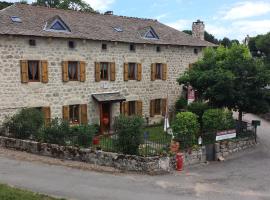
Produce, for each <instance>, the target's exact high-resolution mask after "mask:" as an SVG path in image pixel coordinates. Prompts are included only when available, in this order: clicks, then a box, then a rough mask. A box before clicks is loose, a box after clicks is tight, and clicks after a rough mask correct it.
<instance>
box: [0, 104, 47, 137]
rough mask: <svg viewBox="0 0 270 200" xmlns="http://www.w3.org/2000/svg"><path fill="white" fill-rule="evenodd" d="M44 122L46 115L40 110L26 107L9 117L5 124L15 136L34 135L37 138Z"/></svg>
mask: <svg viewBox="0 0 270 200" xmlns="http://www.w3.org/2000/svg"><path fill="white" fill-rule="evenodd" d="M43 124H44V116H43V113H42V112H41V111H40V110H38V109H36V108H26V109H22V110H21V111H20V112H19V113H17V114H15V115H13V116H12V117H10V118H7V119H6V120H5V122H4V124H3V126H4V128H5V129H6V130H8V132H9V133H10V134H11V135H12V136H13V137H15V138H19V139H29V138H30V137H33V138H34V139H35V138H36V137H37V136H38V132H39V129H40V128H41V127H42V125H43Z"/></svg>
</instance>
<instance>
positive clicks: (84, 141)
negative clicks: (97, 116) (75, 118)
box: [70, 125, 98, 147]
mask: <svg viewBox="0 0 270 200" xmlns="http://www.w3.org/2000/svg"><path fill="white" fill-rule="evenodd" d="M97 132H98V129H97V126H95V125H78V126H72V127H70V137H71V138H76V143H77V144H78V145H79V146H82V147H89V146H90V145H91V144H92V139H93V137H94V135H96V134H97Z"/></svg>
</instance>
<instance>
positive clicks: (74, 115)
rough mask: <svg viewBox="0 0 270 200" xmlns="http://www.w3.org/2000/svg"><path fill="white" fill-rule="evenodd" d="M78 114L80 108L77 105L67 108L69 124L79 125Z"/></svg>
mask: <svg viewBox="0 0 270 200" xmlns="http://www.w3.org/2000/svg"><path fill="white" fill-rule="evenodd" d="M79 112H80V106H79V105H71V106H69V119H70V123H73V124H77V123H79Z"/></svg>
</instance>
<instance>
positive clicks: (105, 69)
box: [100, 62, 109, 80]
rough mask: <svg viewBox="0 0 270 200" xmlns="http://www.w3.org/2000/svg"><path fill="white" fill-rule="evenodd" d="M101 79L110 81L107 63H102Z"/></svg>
mask: <svg viewBox="0 0 270 200" xmlns="http://www.w3.org/2000/svg"><path fill="white" fill-rule="evenodd" d="M100 79H101V80H109V63H107V62H101V63H100Z"/></svg>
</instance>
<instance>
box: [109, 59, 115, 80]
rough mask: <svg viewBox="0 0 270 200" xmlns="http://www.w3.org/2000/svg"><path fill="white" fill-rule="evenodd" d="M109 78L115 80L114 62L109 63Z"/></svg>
mask: <svg viewBox="0 0 270 200" xmlns="http://www.w3.org/2000/svg"><path fill="white" fill-rule="evenodd" d="M110 79H111V81H115V63H114V62H112V63H110Z"/></svg>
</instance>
